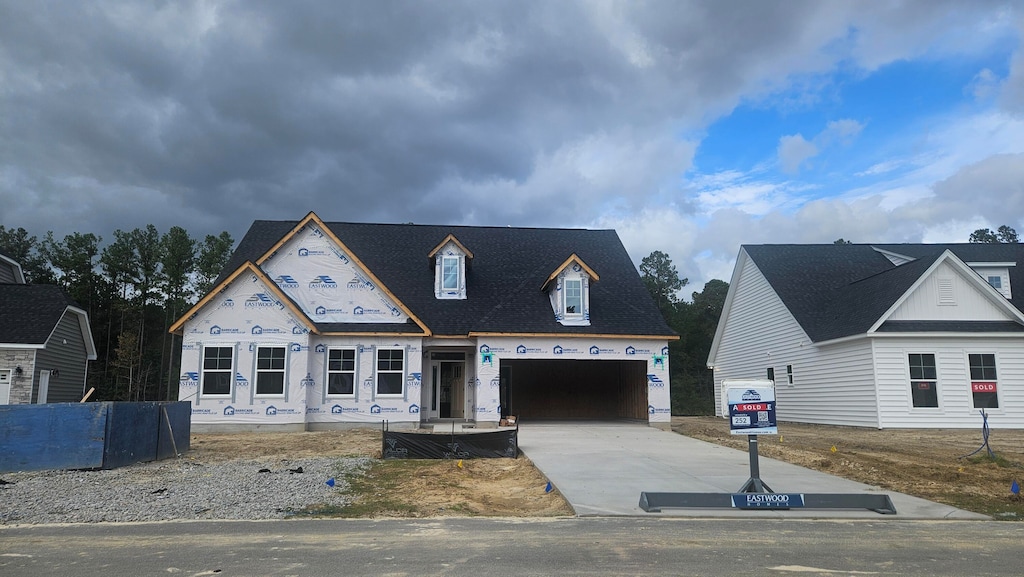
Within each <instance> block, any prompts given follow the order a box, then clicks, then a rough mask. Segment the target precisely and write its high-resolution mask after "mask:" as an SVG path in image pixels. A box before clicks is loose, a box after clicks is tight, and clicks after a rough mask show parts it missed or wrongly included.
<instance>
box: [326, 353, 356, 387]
mask: <svg viewBox="0 0 1024 577" xmlns="http://www.w3.org/2000/svg"><path fill="white" fill-rule="evenodd" d="M355 392H356V350H355V349H331V350H330V351H328V352H327V394H328V395H354V394H355Z"/></svg>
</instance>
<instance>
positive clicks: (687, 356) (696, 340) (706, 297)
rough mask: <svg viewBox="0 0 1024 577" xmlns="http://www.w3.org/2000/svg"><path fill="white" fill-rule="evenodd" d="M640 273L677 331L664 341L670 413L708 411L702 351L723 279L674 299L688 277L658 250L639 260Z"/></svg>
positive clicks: (711, 392)
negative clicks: (687, 298) (673, 337)
mask: <svg viewBox="0 0 1024 577" xmlns="http://www.w3.org/2000/svg"><path fill="white" fill-rule="evenodd" d="M640 278H641V279H642V280H643V281H644V285H645V286H646V287H647V291H648V292H649V293H651V297H652V298H654V302H655V304H657V305H658V309H659V310H661V314H662V316H663V317H665V322H667V323H668V326H669V327H671V328H672V330H674V331H675V332H677V333H678V334H679V340H678V341H672V342H669V345H668V355H669V360H668V368H669V377H670V378H671V383H672V414H673V415H712V414H714V412H715V380H714V374H713V373H712V371H711V370H710V369H708V368H707V362H708V353H710V352H711V342H712V341H713V340H714V338H715V330H716V329H717V328H718V318H719V317H720V316H721V315H722V307H723V306H725V297H726V295H727V294H728V293H729V283H727V282H725V281H722V280H718V279H714V280H710V281H708V282H707V283H705V284H704V290H702V291H700V292H694V293H692V294H691V300H690V301H689V302H687V301H685V300H683V299H680V298H679V291H680V290H682V289H683V287H685V286H686V285H687V284H689V279H685V278H680V277H679V272H678V271H677V270H676V267H675V265H674V264H673V263H672V259H671V258H669V256H668V255H667V254H665V253H663V252H661V251H658V250H656V251H654V252H652V253H651V254H650V255H648V256H646V257H644V258H643V260H642V261H641V262H640Z"/></svg>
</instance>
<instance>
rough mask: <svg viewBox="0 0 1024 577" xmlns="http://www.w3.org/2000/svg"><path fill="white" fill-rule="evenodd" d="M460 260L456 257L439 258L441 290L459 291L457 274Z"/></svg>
mask: <svg viewBox="0 0 1024 577" xmlns="http://www.w3.org/2000/svg"><path fill="white" fill-rule="evenodd" d="M460 260H461V259H459V257H457V256H443V257H441V290H443V291H457V290H459V277H460V276H461V275H460V274H459V264H460Z"/></svg>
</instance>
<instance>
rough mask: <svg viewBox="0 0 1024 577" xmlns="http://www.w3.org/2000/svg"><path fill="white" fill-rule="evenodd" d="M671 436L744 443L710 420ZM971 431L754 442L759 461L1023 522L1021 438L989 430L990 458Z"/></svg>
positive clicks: (783, 435) (843, 433)
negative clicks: (780, 463) (1016, 491)
mask: <svg viewBox="0 0 1024 577" xmlns="http://www.w3.org/2000/svg"><path fill="white" fill-rule="evenodd" d="M672 430H673V431H675V432H677V433H680V434H683V435H686V436H689V437H693V438H695V439H700V440H703V441H708V442H711V443H716V444H719V445H725V446H727V447H733V448H736V449H741V450H746V448H747V437H746V435H732V434H730V433H729V423H728V421H726V420H725V419H721V418H716V417H674V418H673V419H672ZM983 441H984V438H983V435H982V431H981V426H980V423H979V427H978V429H883V430H878V429H868V428H861V427H837V426H825V425H809V424H801V423H779V434H778V435H761V436H759V437H758V453H759V454H760V455H762V456H765V457H771V458H773V459H778V460H780V461H786V462H788V463H793V464H795V465H800V466H803V467H808V468H810V469H816V470H818V471H823V472H825V473H829V474H832V475H837V476H840V477H845V478H847V479H851V480H854V481H859V482H862V483H867V484H870V485H876V486H879V487H882V488H884V489H888V490H892V491H896V492H899V493H905V494H908V495H914V496H916V497H921V498H924V499H928V500H931V501H937V502H939V503H945V504H947V505H952V506H954V507H958V508H961V509H966V510H969V511H975V512H978V513H984V514H986V515H993V516H995V518H997V519H1007V520H1024V499H1022V498H1021V496H1020V495H1019V494H1018V495H1014V494H1013V493H1012V492H1011V485H1012V484H1013V482H1014V481H1016V482H1017V484H1018V485H1019V486H1021V485H1024V430H1022V429H992V430H991V431H990V435H989V439H988V446H989V448H991V449H992V451H993V452H994V453H995V458H994V459H993V458H989V456H988V451H987V450H985V449H982V450H981V451H979V452H977V453H975V454H974V455H973V456H970V457H966V455H968V454H970V453H972V452H974V451H976V450H977V449H979V448H981V446H982V444H983Z"/></svg>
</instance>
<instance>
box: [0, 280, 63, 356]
mask: <svg viewBox="0 0 1024 577" xmlns="http://www.w3.org/2000/svg"><path fill="white" fill-rule="evenodd" d="M68 306H77V304H76V303H75V301H74V300H73V299H72V298H71V297H70V296H69V295H68V294H67V293H66V292H64V289H62V288H60V287H58V286H55V285H33V284H6V283H5V284H0V343H3V344H21V345H43V344H46V339H48V338H49V337H50V333H52V332H53V328H54V327H55V326H57V323H58V322H59V321H60V319H61V316H63V315H64V311H65V310H67V307H68Z"/></svg>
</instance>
